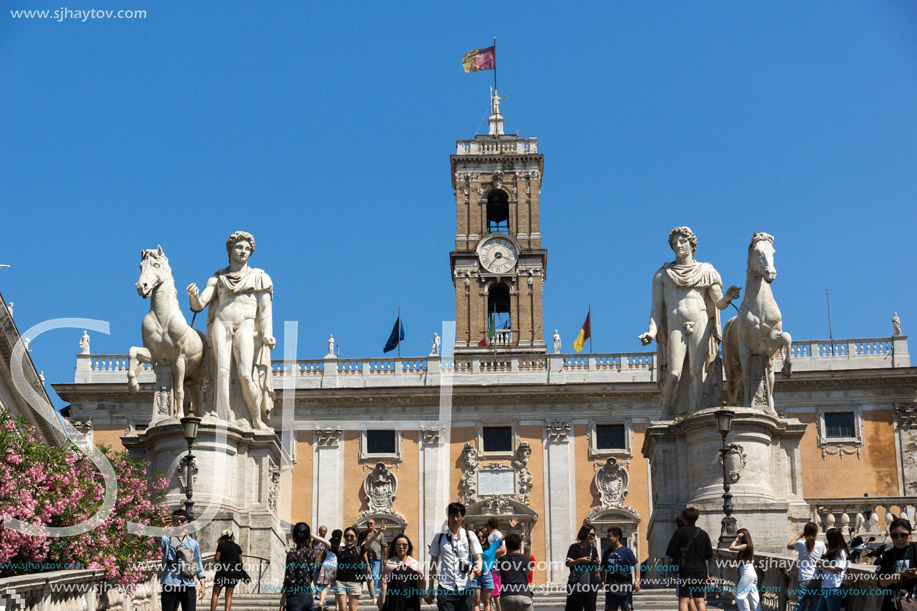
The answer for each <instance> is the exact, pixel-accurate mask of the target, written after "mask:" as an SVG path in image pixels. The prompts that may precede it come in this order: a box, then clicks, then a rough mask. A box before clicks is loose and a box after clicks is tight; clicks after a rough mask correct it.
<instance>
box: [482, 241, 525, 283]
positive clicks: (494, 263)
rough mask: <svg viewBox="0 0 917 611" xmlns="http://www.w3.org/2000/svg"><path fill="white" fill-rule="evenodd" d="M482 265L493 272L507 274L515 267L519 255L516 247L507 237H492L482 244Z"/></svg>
mask: <svg viewBox="0 0 917 611" xmlns="http://www.w3.org/2000/svg"><path fill="white" fill-rule="evenodd" d="M480 257H481V265H483V266H484V269H486V270H487V271H489V272H490V273H492V274H505V273H506V272H508V271H510V270H511V269H513V268H514V267H516V261H518V256H517V255H516V247H515V245H513V243H512V242H511V241H510V240H507V239H506V238H491V239H490V240H488V241H487V242H486V243H485V244H483V245H482V246H481V250H480Z"/></svg>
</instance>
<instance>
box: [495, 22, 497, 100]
mask: <svg viewBox="0 0 917 611" xmlns="http://www.w3.org/2000/svg"><path fill="white" fill-rule="evenodd" d="M494 95H497V37H496V36H494Z"/></svg>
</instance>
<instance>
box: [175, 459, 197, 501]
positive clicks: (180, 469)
mask: <svg viewBox="0 0 917 611" xmlns="http://www.w3.org/2000/svg"><path fill="white" fill-rule="evenodd" d="M187 465H188V455H187V454H185V455H184V456H182V457H181V460H179V461H178V466H177V467H175V471H176V473H177V474H178V485H179V487H180V488H181V492H182V493H183V494H184V493H185V491H186V490H187V488H188V482H187V481H186V479H185V474H186V472H187V469H188V467H187ZM197 471H198V468H197V458H195V457H193V456H192V457H191V483H192V484H193V483H194V482H195V481H197Z"/></svg>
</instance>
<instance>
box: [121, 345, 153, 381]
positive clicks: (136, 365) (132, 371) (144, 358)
mask: <svg viewBox="0 0 917 611" xmlns="http://www.w3.org/2000/svg"><path fill="white" fill-rule="evenodd" d="M127 359H128V361H127V389H128V390H129V391H131V392H137V391H138V390H140V382H139V381H138V380H137V376H139V375H140V372H141V371H143V364H144V363H148V364H149V363H152V362H153V356H152V355H151V354H150V350H149V348H144V347H142V346H131V349H130V350H128V351H127Z"/></svg>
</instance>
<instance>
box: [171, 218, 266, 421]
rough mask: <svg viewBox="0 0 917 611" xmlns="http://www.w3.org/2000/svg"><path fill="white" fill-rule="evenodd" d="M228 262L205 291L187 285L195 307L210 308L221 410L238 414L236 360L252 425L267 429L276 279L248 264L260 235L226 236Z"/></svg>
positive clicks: (218, 407)
mask: <svg viewBox="0 0 917 611" xmlns="http://www.w3.org/2000/svg"><path fill="white" fill-rule="evenodd" d="M226 250H227V252H228V253H229V266H228V267H225V268H223V269H221V270H219V271H217V272H215V273H214V275H213V277H211V278H210V279H209V280H208V281H207V285H206V286H205V287H204V290H203V291H200V292H198V288H197V285H196V284H193V283H192V284H190V285H189V286H188V289H187V290H188V296H189V297H190V298H191V309H192V310H194V311H195V312H199V311H201V310H202V309H204V308H205V307H208V306H209V309H208V310H207V339H208V342H209V344H210V348H211V350H212V352H211V354H212V355H215V357H216V360H215V365H216V376H215V378H216V379H215V390H216V410H217V413H218V414H220V415H225V416H228V415H229V414H233V409H232V406H231V405H230V388H231V380H230V374H231V371H232V364H233V362H234V363H235V366H236V367H235V370H236V372H237V375H238V376H239V379H238V381H239V384H240V385H241V387H242V398H243V401H244V402H245V406H246V407H247V408H248V413H249V415H250V416H251V420H252V427H253V428H255V429H266V428H268V426H267V424H266V422H267V420H268V418H269V416H270V412H271V409H272V408H273V405H274V387H273V383H272V380H271V352H270V350H271V348H273V347H274V345H275V343H276V342H275V340H274V329H273V321H272V318H271V316H272V313H271V305H272V304H271V301H272V299H273V296H274V288H273V283H272V282H271V278H270V276H268V275H267V274H266V273H265V272H264V271H263V270H260V269H257V268H254V267H249V266H248V259H249V257H251V255H252V253H253V252H255V238H254V237H252V235H251V234H250V233H247V232H244V231H237V232H235V233H233V234H232V235H231V236H229V239H228V240H226Z"/></svg>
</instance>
